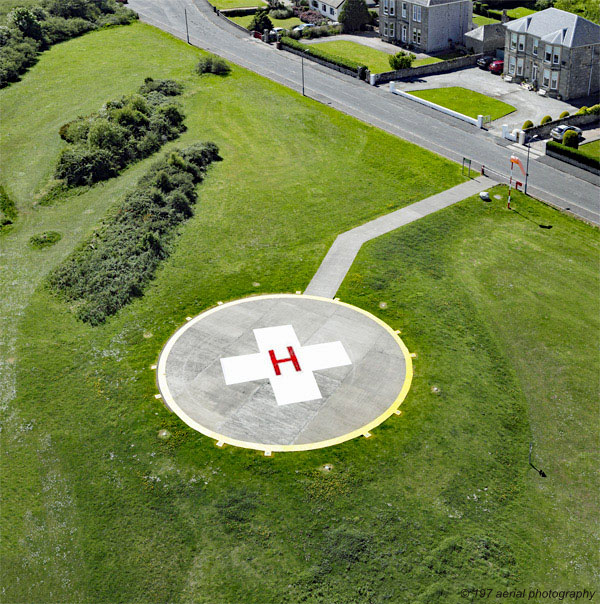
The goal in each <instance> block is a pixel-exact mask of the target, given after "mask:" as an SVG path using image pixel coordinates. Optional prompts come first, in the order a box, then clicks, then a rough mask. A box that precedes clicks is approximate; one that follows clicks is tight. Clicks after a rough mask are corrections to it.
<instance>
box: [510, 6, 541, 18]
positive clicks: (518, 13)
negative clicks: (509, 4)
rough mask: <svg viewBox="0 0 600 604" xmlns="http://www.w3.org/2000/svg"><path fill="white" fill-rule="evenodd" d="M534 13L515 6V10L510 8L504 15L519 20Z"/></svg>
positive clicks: (528, 9)
mask: <svg viewBox="0 0 600 604" xmlns="http://www.w3.org/2000/svg"><path fill="white" fill-rule="evenodd" d="M535 12H536V11H534V10H532V9H531V8H525V7H524V6H517V8H510V9H508V10H507V11H506V14H507V15H508V16H509V17H510V18H511V19H520V18H521V17H527V16H528V15H533V14H534V13H535Z"/></svg>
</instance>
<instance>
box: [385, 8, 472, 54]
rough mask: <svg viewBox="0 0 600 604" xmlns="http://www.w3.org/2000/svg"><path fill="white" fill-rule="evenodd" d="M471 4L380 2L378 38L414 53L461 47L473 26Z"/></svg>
mask: <svg viewBox="0 0 600 604" xmlns="http://www.w3.org/2000/svg"><path fill="white" fill-rule="evenodd" d="M472 17H473V7H472V3H471V0H406V1H405V0H380V2H379V36H380V38H381V39H382V40H385V41H386V42H392V43H394V44H400V45H402V46H409V47H410V48H411V49H412V50H414V51H416V52H426V53H431V52H439V51H442V50H446V49H448V48H452V47H453V46H454V45H455V44H462V41H463V36H464V34H465V33H466V32H468V31H469V30H470V29H471V27H472V25H471V20H472Z"/></svg>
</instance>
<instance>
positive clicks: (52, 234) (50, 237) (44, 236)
mask: <svg viewBox="0 0 600 604" xmlns="http://www.w3.org/2000/svg"><path fill="white" fill-rule="evenodd" d="M61 239H62V235H61V234H60V233H59V232H57V231H45V232H44V233H40V234H39V235H33V236H32V237H30V239H29V245H30V246H31V247H32V248H35V249H38V250H40V249H42V248H45V247H50V246H51V245H54V244H55V243H58V242H59V241H60V240H61Z"/></svg>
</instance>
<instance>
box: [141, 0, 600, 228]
mask: <svg viewBox="0 0 600 604" xmlns="http://www.w3.org/2000/svg"><path fill="white" fill-rule="evenodd" d="M129 6H130V7H131V8H132V9H134V10H135V11H137V12H138V13H139V15H140V18H141V19H142V20H143V21H145V22H147V23H150V24H152V25H155V26H157V27H159V28H161V29H163V30H164V31H168V32H170V33H172V34H174V35H175V36H177V37H179V38H182V39H184V40H185V39H186V24H185V18H184V9H187V17H188V26H189V38H190V42H191V43H192V44H193V45H195V46H198V47H200V48H204V49H206V50H208V51H210V52H214V53H216V54H218V55H220V56H222V57H224V58H225V59H227V60H229V61H231V62H233V63H236V64H238V65H241V66H242V67H245V68H247V69H250V70H251V71H254V72H255V73H258V74H260V75H262V76H264V77H267V78H269V79H271V80H274V81H276V82H279V83H281V84H283V85H285V86H288V87H289V88H292V89H294V90H297V91H299V92H300V91H301V90H302V85H301V73H302V71H301V58H300V57H298V56H296V55H292V54H291V53H288V52H285V51H278V50H276V49H275V48H274V46H270V45H267V44H264V43H263V42H260V41H259V40H254V39H253V38H251V37H250V36H249V34H247V33H245V32H243V31H241V30H239V29H238V28H236V27H235V26H234V25H232V24H231V23H229V22H227V21H226V20H225V19H223V18H222V17H219V16H218V15H217V14H215V12H214V11H213V9H212V7H211V6H210V5H209V4H208V3H207V2H206V1H205V0H187V1H186V0H130V1H129ZM148 51H149V52H152V49H148ZM304 82H305V94H306V95H307V96H310V97H311V98H314V99H316V100H318V101H320V102H322V103H325V104H328V105H330V106H332V107H334V108H336V109H338V110H340V111H343V112H344V113H347V114H349V115H352V116H354V117H356V118H358V119H360V120H362V121H364V122H367V123H369V124H372V125H373V126H376V127H378V128H381V129H382V130H385V131H387V132H389V133H391V134H394V135H396V136H399V137H400V138H403V139H405V140H408V141H411V142H414V143H416V144H417V145H419V146H421V147H425V148H426V149H429V150H431V151H433V152H434V153H438V154H439V155H442V156H444V157H447V158H448V159H451V160H454V161H457V162H461V161H462V158H463V157H466V158H469V159H471V160H472V162H473V163H472V166H473V167H474V168H475V169H477V170H478V169H479V168H480V166H481V165H485V166H486V168H487V169H489V170H491V171H492V172H487V174H488V176H491V177H492V178H494V179H496V180H498V181H500V182H504V181H505V178H504V177H506V175H507V174H508V172H509V169H510V156H511V154H513V153H514V154H516V155H519V153H515V152H514V151H513V150H511V149H508V148H507V141H503V140H502V139H500V138H499V137H497V136H494V135H492V134H490V133H489V132H486V131H484V130H479V129H477V128H475V127H473V126H470V125H468V124H466V123H465V124H463V123H462V122H460V121H458V120H456V119H454V118H451V117H449V116H445V115H443V114H440V113H439V112H437V111H434V110H432V109H429V108H427V107H424V106H421V105H418V104H416V103H413V102H412V101H410V100H407V99H403V98H401V97H398V96H396V95H393V94H391V93H390V92H389V90H388V88H387V86H383V87H381V88H378V87H373V86H369V85H367V84H366V83H365V82H361V81H359V80H357V79H355V78H351V77H348V76H345V75H343V74H341V73H338V72H336V71H333V70H331V69H328V68H327V67H323V66H321V65H318V64H316V63H313V62H311V61H308V60H306V61H304ZM505 143H506V144H505ZM521 157H522V159H523V160H525V157H523V155H521ZM382 161H383V159H382ZM524 163H525V162H524ZM561 163H562V162H558V161H557V160H552V161H547V160H544V162H543V163H542V162H541V161H539V160H537V159H533V158H530V162H529V184H528V193H530V194H531V195H533V196H534V197H537V198H539V199H542V200H544V201H546V202H548V203H551V204H553V205H555V206H557V207H560V208H562V209H565V210H568V211H570V212H572V213H573V214H576V215H578V216H580V217H581V218H584V219H586V220H588V221H590V222H594V223H596V224H600V188H599V187H598V181H599V179H598V178H594V177H593V176H592V175H590V173H587V172H584V171H583V170H579V169H577V168H570V167H569V168H567V167H563V166H561V165H560V164H561ZM559 167H560V168H562V169H558V168H559Z"/></svg>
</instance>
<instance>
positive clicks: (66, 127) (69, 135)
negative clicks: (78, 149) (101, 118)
mask: <svg viewBox="0 0 600 604" xmlns="http://www.w3.org/2000/svg"><path fill="white" fill-rule="evenodd" d="M89 131H90V120H88V119H86V118H83V117H78V118H77V119H76V120H73V121H72V122H67V123H66V124H63V125H62V126H61V127H60V128H59V130H58V134H59V135H60V138H62V139H63V140H64V141H67V142H68V143H81V142H84V141H86V140H87V137H88V133H89Z"/></svg>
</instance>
